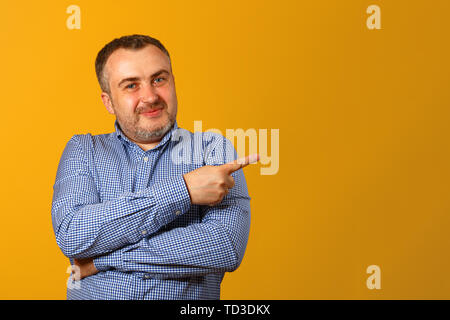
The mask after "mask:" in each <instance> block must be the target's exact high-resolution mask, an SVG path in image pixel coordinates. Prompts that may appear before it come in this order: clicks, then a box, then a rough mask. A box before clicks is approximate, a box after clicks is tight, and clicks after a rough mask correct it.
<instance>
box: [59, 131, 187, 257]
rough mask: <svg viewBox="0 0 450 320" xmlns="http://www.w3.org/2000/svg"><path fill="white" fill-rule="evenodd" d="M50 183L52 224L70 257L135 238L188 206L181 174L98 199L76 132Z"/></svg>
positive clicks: (114, 247) (106, 249) (111, 248)
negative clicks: (159, 182)
mask: <svg viewBox="0 0 450 320" xmlns="http://www.w3.org/2000/svg"><path fill="white" fill-rule="evenodd" d="M53 188H54V194H53V202H52V222H53V228H54V232H55V235H56V241H57V243H58V246H59V247H60V248H61V250H62V252H63V253H64V255H66V256H67V257H69V258H76V259H81V258H89V257H94V256H99V255H103V254H106V253H109V252H112V251H114V250H117V249H119V248H122V247H124V246H127V245H129V244H133V243H137V242H139V241H140V240H142V239H143V238H144V237H146V236H148V235H151V234H154V233H155V232H157V231H158V230H159V229H160V228H161V227H162V226H164V225H166V224H168V223H170V222H171V221H173V220H174V219H175V218H176V217H177V216H178V215H180V214H182V213H185V212H187V211H189V209H190V197H189V193H188V191H187V188H186V184H185V182H184V179H183V177H182V176H179V177H173V178H171V179H168V180H167V181H166V182H165V183H161V184H158V185H154V186H152V187H149V188H147V189H143V190H141V191H138V192H125V193H123V194H122V195H120V196H119V197H117V198H116V199H114V200H111V201H105V202H100V198H99V194H98V191H97V188H96V185H95V182H94V179H93V177H92V174H91V172H90V170H89V167H88V164H87V162H86V158H85V157H84V155H83V149H82V148H81V145H80V143H79V141H78V137H77V136H74V137H72V139H70V141H69V142H68V143H67V145H66V148H65V149H64V152H63V155H62V157H61V160H60V163H59V167H58V172H57V175H56V181H55V184H54V187H53Z"/></svg>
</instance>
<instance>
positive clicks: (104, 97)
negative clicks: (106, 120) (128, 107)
mask: <svg viewBox="0 0 450 320" xmlns="http://www.w3.org/2000/svg"><path fill="white" fill-rule="evenodd" d="M101 97H102V101H103V104H104V105H105V107H106V110H108V112H109V113H110V114H115V113H114V109H113V107H112V102H111V98H110V97H109V94H107V93H106V92H102V95H101Z"/></svg>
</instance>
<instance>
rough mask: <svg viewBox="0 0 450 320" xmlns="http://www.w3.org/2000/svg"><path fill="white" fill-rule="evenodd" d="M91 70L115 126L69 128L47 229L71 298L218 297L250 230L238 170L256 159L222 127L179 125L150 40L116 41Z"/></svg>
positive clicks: (165, 68)
mask: <svg viewBox="0 0 450 320" xmlns="http://www.w3.org/2000/svg"><path fill="white" fill-rule="evenodd" d="M95 68H96V73H97V77H98V81H99V83H100V87H101V89H102V93H101V98H102V101H103V103H104V105H105V106H106V109H107V110H108V112H109V113H111V114H114V115H115V116H116V121H115V132H113V133H110V134H102V135H91V134H85V135H74V136H73V137H72V138H71V139H70V140H69V142H68V143H67V145H66V147H65V149H64V152H63V154H62V157H61V160H60V163H59V166H58V171H57V174H56V181H55V184H54V195H53V202H52V222H53V228H54V232H55V235H56V241H57V243H58V245H59V247H60V248H61V250H62V252H63V253H64V255H65V256H67V257H68V258H69V259H70V262H71V265H72V266H73V269H74V270H75V274H74V276H75V278H79V282H76V284H78V285H70V286H68V289H67V298H68V299H220V284H221V281H222V279H223V276H224V273H225V272H227V271H228V272H231V271H234V270H235V269H236V268H237V267H238V266H239V265H240V263H241V261H242V258H243V255H244V251H245V248H246V245H247V239H248V233H249V227H250V198H249V196H248V192H247V186H246V182H245V178H244V174H243V172H242V170H240V169H241V168H242V167H244V166H246V165H247V164H249V163H250V162H254V161H257V156H255V157H253V158H252V157H246V158H245V159H240V160H235V159H236V152H235V151H234V148H233V147H232V145H231V143H230V142H229V141H228V140H226V139H225V138H223V137H222V136H220V135H217V134H212V133H195V134H192V133H190V132H188V131H186V130H184V129H181V128H178V126H177V123H176V114H177V97H176V92H175V83H174V76H173V73H172V67H171V62H170V56H169V53H168V52H167V50H166V49H165V48H164V46H163V45H162V44H161V43H160V42H159V41H158V40H156V39H154V38H151V37H148V36H142V35H132V36H124V37H121V38H119V39H115V40H113V41H112V42H110V43H108V44H107V45H106V46H105V47H104V48H103V49H102V50H101V51H100V52H99V53H98V56H97V59H96V62H95ZM230 151H231V152H230ZM232 160H235V161H232Z"/></svg>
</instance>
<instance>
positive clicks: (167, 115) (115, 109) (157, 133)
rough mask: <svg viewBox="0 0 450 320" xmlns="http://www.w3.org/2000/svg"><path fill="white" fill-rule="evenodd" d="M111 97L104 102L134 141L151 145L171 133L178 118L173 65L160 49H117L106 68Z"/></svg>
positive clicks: (147, 47) (105, 94)
mask: <svg viewBox="0 0 450 320" xmlns="http://www.w3.org/2000/svg"><path fill="white" fill-rule="evenodd" d="M104 71H105V75H106V79H107V81H108V83H109V87H110V95H108V94H107V93H105V92H103V93H102V100H103V103H104V104H105V106H106V108H107V109H108V111H109V112H110V113H111V114H115V115H116V117H117V122H118V123H119V125H120V127H121V129H122V131H123V132H124V133H125V135H126V136H127V137H128V138H130V139H131V140H133V141H136V142H140V143H152V142H157V141H159V140H161V138H162V137H163V136H164V135H165V134H166V133H167V132H168V131H169V130H170V128H171V127H172V125H173V123H174V122H175V119H176V115H177V97H176V93H175V82H174V77H173V75H172V70H171V66H170V61H169V58H168V57H167V55H165V54H164V53H163V52H162V51H161V50H160V49H159V48H157V47H155V46H153V45H148V46H146V47H144V48H142V49H138V50H129V49H123V48H121V49H118V50H116V51H114V52H113V53H112V54H111V56H110V57H109V58H108V60H107V62H106V65H105V68H104Z"/></svg>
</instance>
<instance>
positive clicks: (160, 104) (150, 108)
mask: <svg viewBox="0 0 450 320" xmlns="http://www.w3.org/2000/svg"><path fill="white" fill-rule="evenodd" d="M165 107H166V104H165V103H164V102H157V103H154V104H152V105H150V106H148V105H147V106H141V107H137V108H136V113H144V112H149V111H154V110H158V109H164V108H165Z"/></svg>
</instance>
